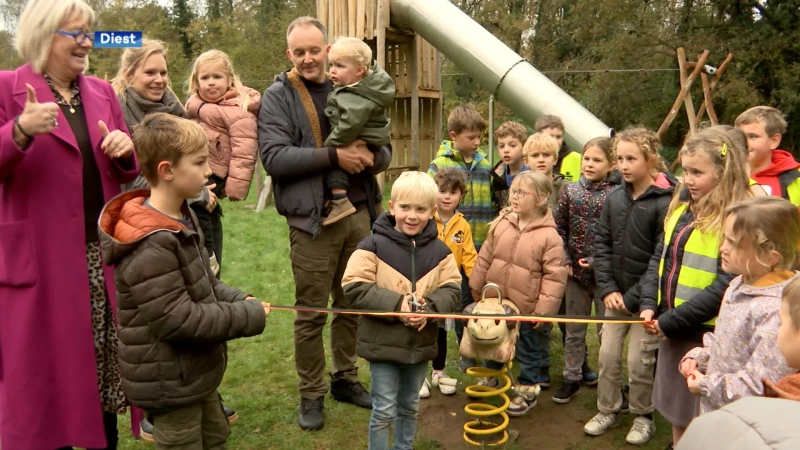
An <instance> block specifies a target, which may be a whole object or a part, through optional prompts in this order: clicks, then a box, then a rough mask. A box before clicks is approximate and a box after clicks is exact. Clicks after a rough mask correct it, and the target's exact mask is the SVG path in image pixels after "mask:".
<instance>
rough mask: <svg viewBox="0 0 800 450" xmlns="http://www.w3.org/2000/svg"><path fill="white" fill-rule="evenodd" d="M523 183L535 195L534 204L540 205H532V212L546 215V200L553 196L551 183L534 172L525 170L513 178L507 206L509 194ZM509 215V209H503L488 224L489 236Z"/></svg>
mask: <svg viewBox="0 0 800 450" xmlns="http://www.w3.org/2000/svg"><path fill="white" fill-rule="evenodd" d="M523 182H524V183H525V184H526V186H527V187H528V188H529V189H531V192H533V193H534V195H536V200H537V202H536V203H541V204H542V205H541V206H535V204H534V206H535V209H534V210H533V211H532V212H534V213H536V214H539V215H543V214H546V213H547V209H548V206H547V200H548V199H549V198H550V196H551V195H553V182H552V181H551V180H548V179H547V177H546V176H545V175H544V174H543V173H541V172H538V171H535V170H526V171H525V172H520V173H519V174H517V176H515V177H514V181H512V182H511V187H510V188H509V190H508V196H509V204H510V201H511V196H512V194H511V193H512V192H513V191H515V190H517V189H519V188H520V185H521V184H522V183H523ZM509 214H513V211H512V210H511V207H505V208H503V209H502V210H501V211H500V214H499V215H498V216H497V217H496V218H495V219H494V220H493V221H491V222H489V234H491V233H492V231H494V228H495V227H496V226H497V224H498V223H500V222H501V221H502V220H503V219H504V218H505V217H506V216H508V215H509Z"/></svg>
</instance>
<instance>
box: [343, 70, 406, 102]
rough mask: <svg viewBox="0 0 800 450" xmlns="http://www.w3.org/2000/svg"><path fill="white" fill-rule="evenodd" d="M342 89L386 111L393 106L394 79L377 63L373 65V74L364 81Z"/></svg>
mask: <svg viewBox="0 0 800 450" xmlns="http://www.w3.org/2000/svg"><path fill="white" fill-rule="evenodd" d="M340 89H346V90H348V91H351V92H353V93H355V94H358V95H359V96H360V97H364V98H366V99H367V100H371V101H373V102H375V103H376V104H378V105H379V106H380V107H382V108H384V109H385V108H388V107H390V106H392V103H393V102H394V92H395V87H394V82H393V81H392V77H390V76H389V74H388V73H386V71H384V70H383V69H381V68H380V67H378V65H377V64H375V63H373V64H372V72H371V73H370V74H369V75H367V76H366V77H364V79H363V80H361V81H359V82H358V83H356V84H353V85H350V86H342V87H340Z"/></svg>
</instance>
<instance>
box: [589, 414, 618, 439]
mask: <svg viewBox="0 0 800 450" xmlns="http://www.w3.org/2000/svg"><path fill="white" fill-rule="evenodd" d="M619 424H620V418H619V414H606V413H602V412H599V413H597V415H596V416H594V417H592V420H590V421H589V422H587V423H586V425H584V426H583V431H584V432H585V433H586V434H588V435H590V436H600V435H601V434H603V433H605V432H606V431H608V430H609V429H611V428H616V427H618V426H619Z"/></svg>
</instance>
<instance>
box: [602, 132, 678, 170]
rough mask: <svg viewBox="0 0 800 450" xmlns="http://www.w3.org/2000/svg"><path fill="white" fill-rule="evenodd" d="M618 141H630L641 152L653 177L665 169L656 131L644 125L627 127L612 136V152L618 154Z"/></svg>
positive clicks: (659, 140)
mask: <svg viewBox="0 0 800 450" xmlns="http://www.w3.org/2000/svg"><path fill="white" fill-rule="evenodd" d="M620 142H628V143H631V144H633V145H635V146H636V147H637V148H638V149H639V151H640V152H642V156H643V157H644V160H645V161H646V162H647V163H648V164H649V165H650V168H651V172H652V173H651V175H652V176H653V178H655V177H656V176H658V173H659V172H666V171H667V166H666V164H664V160H663V159H661V139H659V138H658V135H657V134H656V133H654V132H652V131H650V130H648V129H647V128H644V127H639V126H635V127H628V128H626V129H624V130H622V131H621V132H620V133H617V135H616V136H614V146H613V152H614V154H618V152H617V147H618V146H619V143H620Z"/></svg>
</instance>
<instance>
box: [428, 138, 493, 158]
mask: <svg viewBox="0 0 800 450" xmlns="http://www.w3.org/2000/svg"><path fill="white" fill-rule="evenodd" d="M436 156H450V157H455V158H458V159H461V160H462V161H463V160H464V158H463V157H462V156H461V152H460V151H458V150H457V149H456V148H455V146H453V141H442V143H441V145H439V151H437V152H436ZM474 158H475V163H478V162H480V161H481V160H483V159H486V153H484V152H483V150H481V149H480V148H479V149H477V150H475V156H474Z"/></svg>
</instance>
